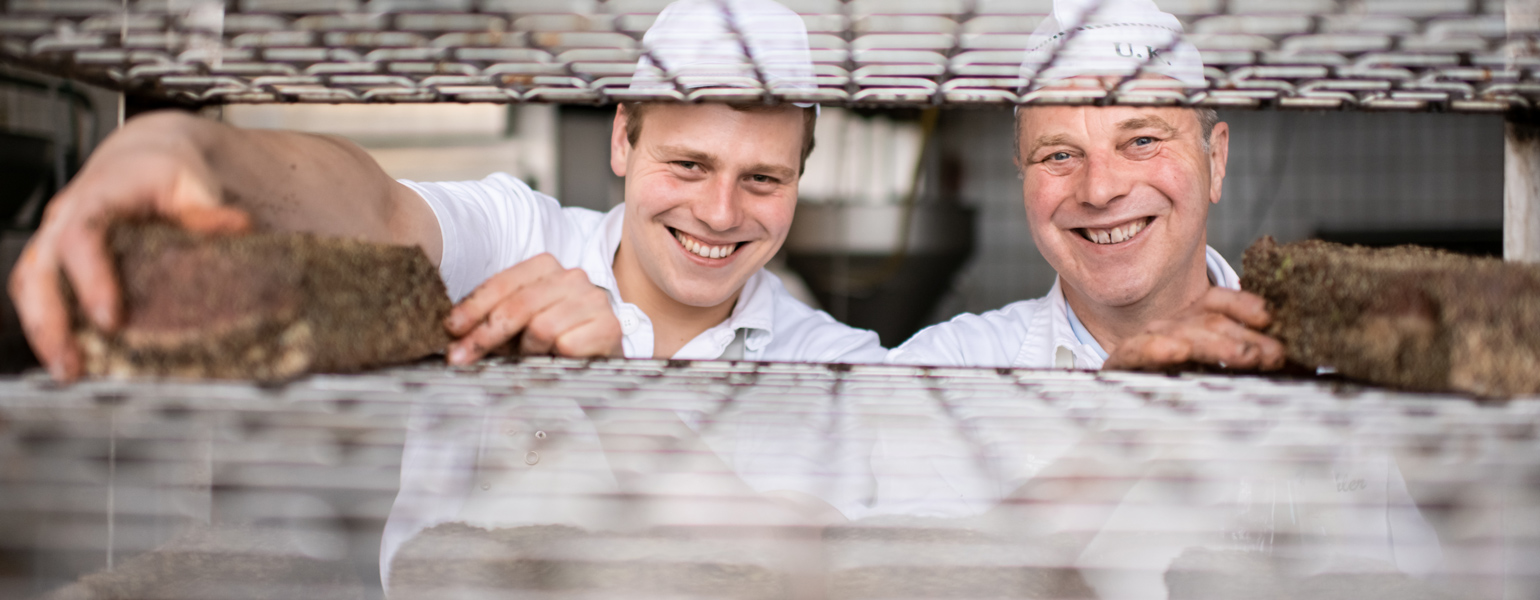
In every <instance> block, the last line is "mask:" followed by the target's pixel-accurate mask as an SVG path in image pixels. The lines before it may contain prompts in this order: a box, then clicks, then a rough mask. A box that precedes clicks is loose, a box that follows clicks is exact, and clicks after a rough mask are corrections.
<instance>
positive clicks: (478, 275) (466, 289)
mask: <svg viewBox="0 0 1540 600" xmlns="http://www.w3.org/2000/svg"><path fill="white" fill-rule="evenodd" d="M401 183H402V184H403V185H405V186H407V187H409V188H411V189H412V190H413V191H415V192H417V194H418V195H419V196H422V198H423V200H424V201H426V202H427V203H428V206H429V207H430V208H432V209H433V214H434V216H435V217H437V218H438V223H439V232H440V233H441V234H442V235H443V239H444V254H443V258H442V259H441V261H440V263H439V274H440V276H441V277H442V278H443V279H444V284H445V286H446V287H448V288H449V297H450V298H452V299H454V300H456V301H458V300H459V299H460V298H462V297H464V296H465V295H466V294H469V293H470V292H471V290H473V289H475V288H476V286H478V285H481V282H483V281H486V280H487V278H489V277H491V276H493V275H495V274H497V273H498V272H499V271H502V270H503V269H506V268H508V267H511V266H513V265H515V264H518V263H520V262H523V261H525V260H527V259H529V258H530V257H533V256H535V255H537V254H540V253H542V252H550V253H551V254H553V255H555V256H556V258H557V259H558V260H559V261H561V263H562V264H563V265H565V266H567V267H568V268H571V267H575V266H577V263H578V260H579V258H580V257H581V256H582V249H583V242H584V241H585V240H587V239H588V237H590V236H591V235H593V233H594V232H595V231H597V229H598V227H599V223H600V221H602V220H603V218H604V213H600V212H597V211H593V210H588V209H585V208H562V206H561V204H560V203H559V202H557V201H556V199H555V198H552V197H550V196H547V195H545V194H542V193H540V192H537V191H535V190H533V189H530V187H529V186H528V185H526V184H525V183H524V182H522V181H519V180H518V179H516V178H514V177H513V176H511V175H509V174H507V173H493V174H492V175H488V176H487V177H485V178H483V179H479V180H475V181H443V182H426V183H425V182H415V181H406V180H401Z"/></svg>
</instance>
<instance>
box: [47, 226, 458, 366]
mask: <svg viewBox="0 0 1540 600" xmlns="http://www.w3.org/2000/svg"><path fill="white" fill-rule="evenodd" d="M108 245H109V248H110V250H111V252H112V257H113V259H114V261H115V262H116V266H117V270H118V274H119V281H120V282H121V283H122V292H123V294H122V302H123V317H124V318H123V326H122V327H121V328H120V330H119V331H117V332H115V333H112V334H105V333H103V332H101V331H99V330H97V329H95V328H94V327H92V326H90V325H89V323H88V321H87V320H86V319H84V318H82V317H81V316H80V315H79V314H77V315H76V316H75V318H74V328H75V335H76V339H77V341H78V342H79V344H80V346H81V349H82V351H83V353H84V357H85V371H86V373H87V374H88V375H91V376H96V377H190V378H221V379H255V380H264V381H273V380H282V379H287V378H291V377H294V376H297V375H300V374H302V373H306V372H330V371H351V370H357V369H361V368H366V367H371V366H376V365H384V364H390V363H399V362H404V361H408V360H412V359H416V358H420V357H422V356H425V355H428V354H432V353H434V352H439V351H442V350H443V348H444V347H445V346H446V345H447V344H448V342H449V339H448V334H447V333H446V332H445V331H444V327H443V325H442V323H443V319H444V317H445V316H446V315H448V312H449V308H450V302H449V296H448V294H447V293H446V292H445V289H444V284H443V282H442V281H441V280H440V279H439V275H438V270H437V269H436V268H435V267H434V266H433V264H432V262H430V261H429V260H428V257H427V256H426V255H425V254H424V253H423V252H422V249H421V248H417V247H406V246H389V245H382V244H373V243H366V242H361V241H355V240H343V239H328V238H320V237H316V236H312V235H307V234H297V233H262V234H251V235H243V236H203V235H197V234H192V233H188V232H185V231H182V230H179V229H176V228H173V227H171V226H168V225H162V224H150V223H133V224H123V225H117V226H114V227H113V229H112V230H111V232H110V233H109V241H108ZM71 304H72V305H73V304H74V302H71Z"/></svg>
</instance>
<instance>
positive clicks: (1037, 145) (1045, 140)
mask: <svg viewBox="0 0 1540 600" xmlns="http://www.w3.org/2000/svg"><path fill="white" fill-rule="evenodd" d="M1069 145H1071V144H1070V138H1069V136H1067V135H1064V134H1062V133H1058V134H1054V135H1044V136H1039V137H1038V138H1037V140H1036V141H1034V142H1032V146H1031V147H1030V148H1028V149H1027V154H1026V156H1032V155H1033V154H1037V151H1038V150H1041V149H1043V148H1045V147H1047V146H1069Z"/></svg>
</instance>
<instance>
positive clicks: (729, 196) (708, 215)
mask: <svg viewBox="0 0 1540 600" xmlns="http://www.w3.org/2000/svg"><path fill="white" fill-rule="evenodd" d="M704 191H705V193H704V194H703V195H702V196H701V197H700V198H698V199H696V201H695V203H694V205H693V206H692V207H691V208H692V209H693V211H694V214H695V218H696V219H699V220H700V222H701V223H704V224H705V225H706V226H707V227H709V228H711V230H712V231H729V230H732V229H734V228H736V227H738V225H740V224H741V223H742V222H743V206H742V202H743V197H742V191H741V190H740V189H739V187H738V182H737V181H736V179H735V178H733V177H731V176H728V175H725V174H718V175H716V176H713V177H712V178H711V181H710V182H709V183H708V184H707V186H706V187H705V190H704Z"/></svg>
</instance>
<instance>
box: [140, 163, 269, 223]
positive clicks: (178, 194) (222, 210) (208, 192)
mask: <svg viewBox="0 0 1540 600" xmlns="http://www.w3.org/2000/svg"><path fill="white" fill-rule="evenodd" d="M162 212H163V214H164V216H165V217H166V218H168V219H170V220H171V221H172V222H173V223H176V224H177V225H178V226H181V227H183V228H185V229H188V230H190V231H196V232H199V233H245V232H246V231H249V230H250V229H251V215H250V214H248V213H247V212H246V211H244V210H241V209H239V208H236V207H233V206H225V205H224V202H223V201H222V200H221V198H220V194H219V192H218V190H216V189H210V186H209V185H208V184H207V183H206V182H205V181H201V180H199V178H197V177H194V176H193V175H192V174H190V173H183V174H181V175H180V176H178V177H177V178H176V181H175V182H174V183H173V184H172V187H171V193H170V194H169V195H168V197H167V199H166V205H165V207H164V210H163V211H162Z"/></svg>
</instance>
